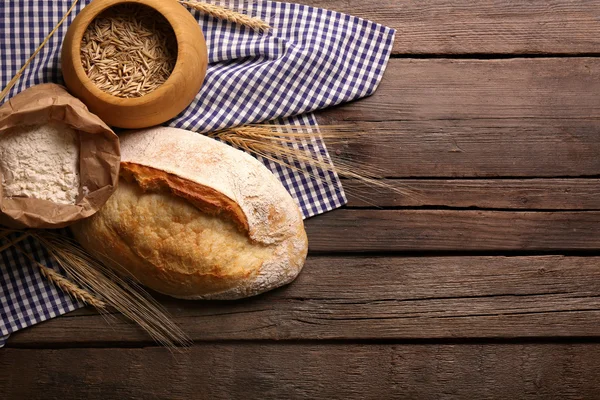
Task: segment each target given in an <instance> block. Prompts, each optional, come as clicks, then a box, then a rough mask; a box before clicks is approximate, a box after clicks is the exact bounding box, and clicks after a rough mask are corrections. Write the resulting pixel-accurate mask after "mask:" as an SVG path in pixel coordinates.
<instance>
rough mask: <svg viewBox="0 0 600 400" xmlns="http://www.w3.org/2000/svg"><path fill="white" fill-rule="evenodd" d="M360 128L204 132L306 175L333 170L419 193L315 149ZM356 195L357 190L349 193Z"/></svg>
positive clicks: (269, 127) (258, 127)
mask: <svg viewBox="0 0 600 400" xmlns="http://www.w3.org/2000/svg"><path fill="white" fill-rule="evenodd" d="M363 134H364V132H360V131H358V130H356V129H355V128H353V127H351V126H338V125H330V126H323V127H319V128H317V127H314V126H288V125H270V124H265V125H246V126H241V127H237V128H230V129H225V130H222V131H218V132H213V133H209V134H208V136H210V137H213V138H218V139H219V140H221V141H223V142H225V143H228V144H230V145H232V146H234V147H237V148H239V149H242V150H245V151H247V152H249V153H251V154H255V155H257V156H260V157H263V158H265V159H267V160H270V161H272V162H274V163H276V164H278V165H281V166H283V167H286V168H290V169H292V170H294V171H297V172H300V173H302V174H305V175H307V176H309V177H310V178H312V179H316V180H323V177H322V176H321V175H320V174H319V173H318V172H317V173H315V172H313V171H312V170H316V171H324V172H333V173H337V174H338V175H339V176H341V177H344V178H350V179H356V180H358V181H360V182H362V183H364V184H366V185H367V186H369V187H377V188H381V189H385V190H390V191H392V192H395V193H398V194H401V195H404V196H407V197H410V198H418V197H419V195H418V193H416V192H415V191H414V190H412V189H411V188H408V187H397V186H393V185H390V184H389V183H387V182H386V181H384V180H383V178H384V177H385V176H386V175H387V171H385V170H383V169H381V168H376V167H374V166H372V165H369V164H367V163H364V162H360V161H357V160H352V159H349V158H343V157H339V156H336V154H335V153H334V154H330V157H331V159H332V160H333V162H330V161H329V160H328V159H327V158H326V157H324V155H323V154H320V153H319V151H317V147H316V141H317V140H318V139H323V140H324V141H325V142H326V143H327V144H328V145H329V144H343V145H345V146H347V145H349V144H350V143H351V142H352V141H353V140H356V139H357V138H359V137H360V136H361V135H363ZM384 134H385V132H377V135H375V136H374V137H381V136H379V135H384ZM353 195H355V196H356V197H360V196H359V195H357V194H353Z"/></svg>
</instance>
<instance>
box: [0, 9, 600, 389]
mask: <svg viewBox="0 0 600 400" xmlns="http://www.w3.org/2000/svg"><path fill="white" fill-rule="evenodd" d="M308 1H309V4H312V5H317V6H321V7H327V8H331V9H337V10H340V11H344V12H348V13H351V14H354V15H357V16H360V17H364V18H369V19H374V20H377V21H379V22H382V23H385V24H387V25H389V26H392V27H394V28H396V29H398V33H397V35H396V41H395V44H394V56H393V57H394V58H393V59H392V60H391V61H390V63H389V65H388V68H387V71H386V74H385V77H384V78H383V81H382V83H381V86H380V87H379V89H378V90H377V92H376V93H375V94H374V95H373V96H371V97H369V98H366V99H363V100H359V101H356V102H354V103H351V104H346V105H342V106H339V107H334V108H332V109H329V110H325V111H323V112H321V113H319V118H320V122H321V123H322V124H349V125H352V126H354V127H355V129H356V131H357V132H361V135H360V138H359V139H357V140H356V141H354V142H351V143H350V144H348V145H347V146H340V145H332V146H330V152H331V153H332V154H336V156H337V157H341V158H344V159H346V160H351V161H356V162H362V163H366V164H369V165H371V166H373V167H376V168H378V169H380V170H381V171H382V175H383V176H385V177H386V179H385V180H384V182H386V183H388V184H390V185H392V186H394V187H396V188H397V189H398V190H397V191H395V192H393V191H385V190H383V189H377V188H376V189H373V188H365V187H364V186H363V185H362V184H360V183H357V182H355V181H348V180H344V183H345V188H346V190H347V192H348V194H349V195H350V196H349V197H350V203H349V204H348V206H347V207H346V208H345V209H342V210H337V211H334V212H331V213H327V214H325V215H322V216H318V217H315V218H313V219H310V220H309V221H307V224H306V225H307V230H308V234H309V242H310V249H311V253H310V256H309V259H308V261H307V264H306V267H305V269H304V271H303V272H302V274H301V275H300V277H299V278H298V279H297V280H296V281H295V282H294V283H292V284H291V285H289V286H287V287H285V288H281V289H278V290H275V291H273V292H271V293H267V294H265V295H262V296H258V297H256V298H252V299H248V300H242V301H235V302H186V301H179V300H174V299H168V298H166V297H163V296H158V298H159V300H160V301H161V302H162V303H163V304H164V305H165V306H166V308H167V309H168V310H169V311H170V313H171V314H172V315H173V319H174V320H175V321H176V322H177V323H178V324H180V326H182V327H183V328H184V329H185V330H186V331H187V332H188V333H189V334H190V336H191V337H192V338H193V339H194V346H193V347H192V348H191V349H188V350H186V351H184V352H183V353H175V354H171V353H169V352H168V351H167V350H164V349H161V348H159V347H157V346H156V345H155V344H154V343H152V342H151V341H150V340H149V339H148V338H147V336H145V335H144V334H143V333H142V332H140V331H139V330H138V329H137V328H135V327H134V326H132V325H131V324H129V323H127V322H125V321H123V320H122V319H121V318H119V317H117V316H114V315H108V316H100V315H98V314H97V313H96V312H95V311H93V310H91V309H82V310H78V311H76V312H73V313H71V314H68V315H66V316H63V317H60V318H56V319H53V320H51V321H48V322H45V323H42V324H39V325H37V326H35V327H33V328H30V329H25V330H23V331H21V332H18V333H17V334H14V335H13V336H12V337H11V338H10V340H9V341H8V343H7V349H4V350H0V393H1V395H0V397H3V396H4V397H7V398H15V399H22V398H50V399H53V398H56V399H58V398H60V399H66V398H87V399H105V398H115V397H118V398H124V399H129V398H131V399H137V398H140V399H142V398H143V399H146V398H161V399H162V398H164V399H167V398H168V399H187V398H207V399H221V398H228V399H230V398H306V399H308V398H357V399H358V398H360V399H362V398H373V399H383V398H415V399H421V398H422V399H438V398H443V399H487V398H507V399H516V398H557V399H571V398H573V399H575V398H598V393H600V383H599V382H598V379H597V373H596V371H597V369H598V367H599V365H598V364H599V363H600V347H599V345H600V328H599V327H600V252H599V251H598V250H599V249H600V180H599V178H600V156H599V154H600V59H599V58H598V57H597V56H598V54H600V52H599V51H598V45H599V43H600V42H599V39H598V38H599V37H600V35H599V34H600V3H598V2H596V1H574V0H573V1H569V0H543V1H513V0H477V1H466V0H458V1H445V0H434V1H416V0H415V1H413V0H407V1H395V0H382V1H379V2H377V3H369V2H364V1H357V0H330V1H322V0H308ZM105 320H108V322H107V321H105Z"/></svg>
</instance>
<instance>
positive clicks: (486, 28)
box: [303, 0, 600, 54]
mask: <svg viewBox="0 0 600 400" xmlns="http://www.w3.org/2000/svg"><path fill="white" fill-rule="evenodd" d="M303 3H305V4H310V5H313V6H316V7H324V8H328V9H332V10H336V11H340V12H344V13H347V14H351V15H355V16H358V17H361V18H365V19H369V20H372V21H375V22H378V23H380V24H383V25H386V26H389V27H392V28H394V29H396V30H397V34H396V40H395V42H394V48H393V52H394V53H395V54H465V53H466V54H472V53H479V54H481V53H483V54H532V53H558V54H581V53H597V52H598V42H597V38H598V37H599V36H600V24H599V23H598V17H599V16H600V7H599V5H598V3H597V2H595V1H573V0H552V1H547V0H546V1H518V0H477V1H470V0H455V1H447V0H428V1H420V0H404V1H397V0H378V1H377V5H376V6H373V4H372V3H369V2H364V1H360V0H304V1H303Z"/></svg>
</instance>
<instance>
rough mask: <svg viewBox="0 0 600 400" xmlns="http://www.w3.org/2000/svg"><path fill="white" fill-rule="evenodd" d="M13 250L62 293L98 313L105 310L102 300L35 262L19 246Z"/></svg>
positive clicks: (15, 246)
mask: <svg viewBox="0 0 600 400" xmlns="http://www.w3.org/2000/svg"><path fill="white" fill-rule="evenodd" d="M13 246H14V248H15V249H16V250H17V251H18V252H19V253H21V254H23V255H24V256H25V257H27V259H29V261H31V262H32V263H33V264H34V265H36V266H37V267H38V268H39V270H40V272H41V273H42V275H43V276H44V277H45V278H46V279H47V280H48V281H50V283H52V284H53V285H54V286H56V287H58V288H59V289H61V290H62V291H63V292H65V293H66V294H68V295H69V296H71V297H73V298H74V299H77V300H80V301H82V302H84V303H86V304H89V305H90V306H93V307H95V308H96V309H98V310H99V311H102V310H104V309H106V303H105V302H103V301H102V300H100V299H98V298H97V297H96V296H94V295H93V294H91V293H89V292H87V291H85V290H83V289H81V288H80V287H79V286H77V285H76V284H74V283H73V282H71V281H69V280H68V279H66V278H65V277H63V276H62V275H61V274H59V273H58V272H56V271H55V270H53V269H52V268H48V267H46V266H45V265H43V264H42V263H40V262H38V261H36V260H35V259H34V258H33V257H32V256H31V255H30V254H29V253H27V252H26V251H25V250H23V249H22V248H21V247H20V246H19V245H16V244H13Z"/></svg>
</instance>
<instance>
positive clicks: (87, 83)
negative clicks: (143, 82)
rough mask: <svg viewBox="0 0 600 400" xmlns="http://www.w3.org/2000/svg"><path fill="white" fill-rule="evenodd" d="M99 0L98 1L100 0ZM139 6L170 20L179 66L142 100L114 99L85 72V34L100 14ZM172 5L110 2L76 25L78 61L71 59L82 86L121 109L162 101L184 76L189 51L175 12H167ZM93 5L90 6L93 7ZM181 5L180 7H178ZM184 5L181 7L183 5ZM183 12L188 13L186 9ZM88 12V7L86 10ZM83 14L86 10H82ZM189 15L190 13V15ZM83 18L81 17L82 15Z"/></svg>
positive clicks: (158, 0)
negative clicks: (85, 21) (116, 7)
mask: <svg viewBox="0 0 600 400" xmlns="http://www.w3.org/2000/svg"><path fill="white" fill-rule="evenodd" d="M96 1H98V0H96ZM128 3H129V4H139V5H141V6H145V7H150V8H152V9H153V10H154V11H156V12H158V13H159V14H160V15H162V16H163V18H165V19H166V20H167V22H168V23H169V25H170V27H171V29H172V30H173V33H174V34H175V40H176V41H177V60H176V61H175V66H174V67H173V70H172V71H171V74H170V75H169V77H168V78H167V80H166V81H165V82H163V83H162V84H161V85H160V86H159V87H158V88H157V89H155V90H153V91H152V92H150V93H148V94H145V95H143V96H141V97H118V96H114V95H112V94H110V93H107V92H105V91H103V90H102V89H100V88H98V87H97V86H96V84H95V83H94V82H92V80H91V79H90V78H88V76H87V74H86V73H85V70H84V69H83V64H82V63H81V41H82V40H83V35H84V34H85V31H86V30H87V28H88V27H89V25H90V24H91V23H92V21H93V20H94V19H96V17H98V15H100V14H101V13H103V12H104V11H106V10H108V9H109V8H112V7H115V6H118V5H121V4H128ZM168 3H170V2H165V1H164V0H112V1H111V0H109V1H107V2H106V4H102V5H101V6H99V7H98V8H97V9H96V10H94V11H93V12H91V14H90V15H89V16H86V17H87V18H88V19H89V22H87V23H85V24H79V25H77V26H75V27H74V28H75V31H74V32H73V46H74V48H73V50H74V51H73V52H72V55H71V57H72V58H75V59H74V60H71V62H72V63H73V67H74V70H75V74H76V76H77V79H79V81H80V82H81V84H82V85H83V86H84V87H85V88H86V89H87V90H88V91H89V92H90V93H91V94H92V95H93V96H94V97H96V98H98V99H100V100H101V101H103V102H105V103H108V104H112V105H118V106H121V107H123V106H124V107H137V106H141V105H144V104H148V103H152V102H154V101H156V100H158V99H160V98H161V97H162V96H163V95H165V94H166V93H167V92H168V91H169V90H170V87H173V86H174V84H175V82H176V81H177V80H178V78H177V77H178V76H180V75H181V74H180V70H181V68H182V66H181V65H182V63H183V60H182V58H184V57H185V54H186V52H185V51H184V50H183V48H184V47H185V46H186V44H185V41H184V40H182V36H181V35H183V34H184V33H183V32H178V29H177V28H176V27H177V23H176V19H175V18H174V16H173V15H172V13H170V12H165V11H166V10H172V4H171V5H169V4H168ZM91 4H93V2H92V3H90V5H91ZM177 5H179V4H177ZM179 6H180V5H179ZM182 9H183V10H185V9H184V8H183V7H182ZM84 11H85V8H84ZM82 13H83V11H82ZM186 14H187V12H186ZM80 15H81V14H80ZM189 15H190V17H192V16H191V14H189Z"/></svg>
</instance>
